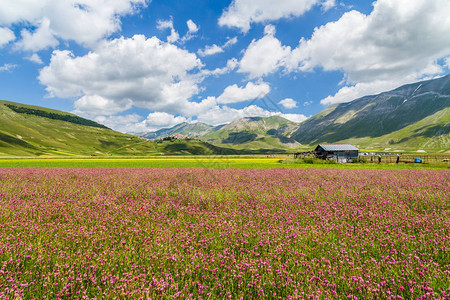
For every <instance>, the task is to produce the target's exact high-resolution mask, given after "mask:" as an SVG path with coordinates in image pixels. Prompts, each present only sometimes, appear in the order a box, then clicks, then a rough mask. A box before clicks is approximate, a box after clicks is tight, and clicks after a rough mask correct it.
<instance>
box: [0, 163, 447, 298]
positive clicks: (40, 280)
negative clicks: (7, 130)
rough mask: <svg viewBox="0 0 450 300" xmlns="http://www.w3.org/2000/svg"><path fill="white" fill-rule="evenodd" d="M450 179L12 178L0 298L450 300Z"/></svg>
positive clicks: (373, 174) (236, 175)
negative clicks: (343, 299) (344, 299)
mask: <svg viewBox="0 0 450 300" xmlns="http://www.w3.org/2000/svg"><path fill="white" fill-rule="evenodd" d="M449 179H450V172H449V171H448V170H414V171H408V170H403V171H395V170H325V169H323V170H311V169H309V170H286V169H283V170H280V169H271V170H237V169H227V170H208V171H207V172H206V171H205V170H201V169H14V168H12V169H1V170H0V298H2V299H17V298H23V299H44V298H47V299H78V298H84V299H93V298H97V299H99V298H105V299H106V298H108V299H109V298H125V297H127V298H133V299H139V298H144V299H149V298H151V299H160V298H182V299H185V298H192V299H208V298H210V299H217V298H219V299H239V298H244V299H251V298H258V297H259V298H270V299H305V298H312V299H342V298H349V299H412V298H414V299H449V298H450V288H449V287H450V249H449V247H450V199H449V195H450V188H449Z"/></svg>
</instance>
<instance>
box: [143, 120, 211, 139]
mask: <svg viewBox="0 0 450 300" xmlns="http://www.w3.org/2000/svg"><path fill="white" fill-rule="evenodd" d="M213 128H214V127H213V126H211V125H208V124H205V123H201V122H197V123H193V124H190V123H186V122H184V123H180V124H178V125H175V126H174V127H171V128H163V129H160V130H157V131H155V132H148V133H145V134H143V135H141V136H142V137H145V138H148V139H158V138H164V137H167V136H171V135H173V134H175V133H179V134H183V135H187V136H190V137H194V138H195V137H200V136H203V135H205V134H207V133H209V132H210V131H212V130H213Z"/></svg>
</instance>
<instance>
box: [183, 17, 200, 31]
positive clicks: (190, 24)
mask: <svg viewBox="0 0 450 300" xmlns="http://www.w3.org/2000/svg"><path fill="white" fill-rule="evenodd" d="M186 25H187V27H188V29H189V32H190V33H196V32H197V31H198V26H197V24H195V23H194V21H192V20H191V19H189V20H187V22H186Z"/></svg>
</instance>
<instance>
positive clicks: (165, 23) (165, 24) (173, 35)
mask: <svg viewBox="0 0 450 300" xmlns="http://www.w3.org/2000/svg"><path fill="white" fill-rule="evenodd" d="M156 28H158V29H159V30H166V29H170V35H169V36H167V41H168V42H169V43H175V42H176V41H178V40H179V39H180V35H179V34H178V32H177V31H176V30H175V28H174V27H173V20H172V19H170V20H158V21H157V25H156Z"/></svg>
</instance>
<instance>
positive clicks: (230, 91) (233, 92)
mask: <svg viewBox="0 0 450 300" xmlns="http://www.w3.org/2000/svg"><path fill="white" fill-rule="evenodd" d="M268 93H270V86H269V84H267V83H265V82H262V83H260V84H254V83H253V82H248V83H247V85H246V86H245V87H238V86H237V85H236V84H233V85H230V86H228V87H226V88H225V90H224V91H223V93H222V95H220V96H219V97H218V98H217V103H222V104H224V103H237V102H243V101H248V100H253V99H259V98H263V97H264V96H265V95H267V94H268Z"/></svg>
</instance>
